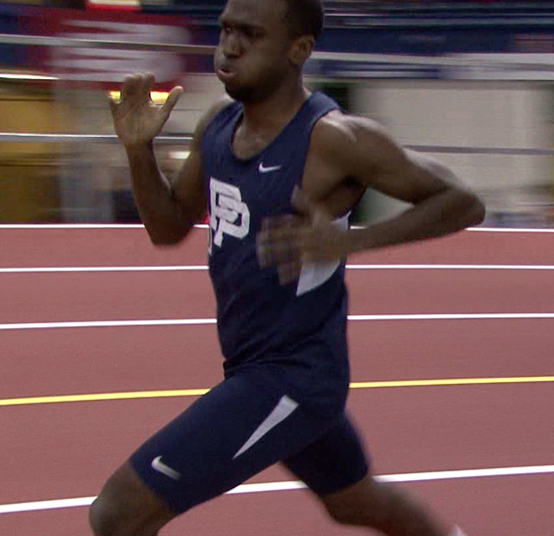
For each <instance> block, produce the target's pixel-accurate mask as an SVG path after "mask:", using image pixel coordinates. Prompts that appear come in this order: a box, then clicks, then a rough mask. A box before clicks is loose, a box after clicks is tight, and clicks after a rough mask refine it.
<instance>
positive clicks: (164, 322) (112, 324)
mask: <svg viewBox="0 0 554 536" xmlns="http://www.w3.org/2000/svg"><path fill="white" fill-rule="evenodd" d="M550 318H554V313H437V314H396V315H349V316H348V320H350V321H351V322H369V321H373V322H377V321H398V320H408V321H418V320H518V319H528V320H536V319H550ZM216 323H217V320H216V319H215V318H177V319H160V320H100V321H83V322H25V323H7V324H0V331H10V330H28V329H69V328H122V327H144V326H203V325H208V324H216Z"/></svg>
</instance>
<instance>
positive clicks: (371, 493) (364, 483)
mask: <svg viewBox="0 0 554 536" xmlns="http://www.w3.org/2000/svg"><path fill="white" fill-rule="evenodd" d="M379 486H380V484H379V483H378V482H376V481H375V480H374V479H373V478H372V477H371V476H369V475H367V476H366V477H365V478H364V479H362V480H361V481H360V482H357V483H356V484H353V485H352V486H350V487H348V488H346V489H344V490H341V491H338V492H336V493H332V494H329V495H326V496H324V497H322V498H321V499H322V501H323V504H324V505H325V508H326V510H327V512H328V514H329V515H330V516H331V518H332V519H333V520H334V521H336V522H337V523H340V524H341V525H364V526H375V525H377V524H379V519H378V518H379V517H380V516H381V515H382V514H383V513H384V512H383V510H382V508H381V505H380V504H379V502H380V500H379V499H380V497H379V496H380V494H381V493H380V490H379V489H378V488H379Z"/></svg>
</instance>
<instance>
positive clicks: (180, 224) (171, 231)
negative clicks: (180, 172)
mask: <svg viewBox="0 0 554 536" xmlns="http://www.w3.org/2000/svg"><path fill="white" fill-rule="evenodd" d="M125 149H126V151H127V157H128V159H129V166H130V169H131V179H132V185H133V194H134V197H135V203H136V205H137V209H138V212H139V214H140V218H141V220H142V222H143V223H144V226H145V227H146V230H147V231H148V234H149V235H150V238H151V240H152V242H154V243H155V244H170V243H175V242H178V241H179V240H180V239H181V238H182V237H183V236H184V235H185V234H186V233H187V231H188V230H189V228H190V226H191V225H192V223H191V222H188V221H186V218H185V214H184V213H183V211H182V210H181V209H180V207H179V204H178V203H177V201H176V199H175V197H174V196H173V194H172V191H171V184H170V182H169V180H168V179H167V178H166V177H165V175H164V174H163V173H162V172H161V170H160V168H159V166H158V163H157V161H156V156H155V154H154V148H153V145H152V143H148V144H144V145H138V146H133V147H126V148H125Z"/></svg>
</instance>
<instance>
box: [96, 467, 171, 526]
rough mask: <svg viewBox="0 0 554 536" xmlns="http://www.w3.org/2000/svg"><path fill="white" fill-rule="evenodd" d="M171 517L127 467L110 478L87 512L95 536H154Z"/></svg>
mask: <svg viewBox="0 0 554 536" xmlns="http://www.w3.org/2000/svg"><path fill="white" fill-rule="evenodd" d="M173 517H175V514H174V513H172V512H171V511H170V510H169V509H168V508H167V507H166V506H165V505H164V504H163V503H162V502H161V501H160V500H159V499H158V498H157V497H155V496H154V494H153V493H152V492H151V491H150V490H149V489H148V488H146V486H145V485H144V484H143V483H142V482H141V481H140V480H139V479H138V477H137V476H136V475H135V473H134V471H133V470H132V468H131V467H130V465H128V464H125V465H123V466H122V467H121V468H120V469H118V470H117V471H116V472H115V473H114V474H113V475H112V476H111V477H110V479H109V480H108V482H106V484H105V485H104V487H103V488H102V491H101V492H100V494H99V496H98V497H97V498H96V499H95V500H94V502H93V503H92V505H91V507H90V510H89V522H90V526H91V529H92V532H93V534H94V535H95V536H155V535H156V534H157V533H158V531H159V530H160V529H161V528H162V527H163V526H164V525H165V524H166V523H167V522H169V521H170V520H171V519H173Z"/></svg>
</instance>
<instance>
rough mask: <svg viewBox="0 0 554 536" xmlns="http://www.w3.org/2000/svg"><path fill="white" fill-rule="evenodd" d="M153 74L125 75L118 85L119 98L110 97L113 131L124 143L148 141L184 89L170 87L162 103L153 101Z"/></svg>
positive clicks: (131, 143) (155, 134)
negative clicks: (119, 87) (117, 99)
mask: <svg viewBox="0 0 554 536" xmlns="http://www.w3.org/2000/svg"><path fill="white" fill-rule="evenodd" d="M154 83H155V78H154V75H153V74H151V73H147V74H144V75H142V74H135V75H133V76H126V77H125V79H124V81H123V86H122V88H121V99H120V100H119V101H117V102H116V101H114V100H113V99H111V98H110V99H109V104H110V109H111V112H112V117H113V122H114V127H115V132H116V134H117V135H118V136H119V138H120V139H121V141H122V142H123V145H125V147H132V146H134V145H141V144H144V143H149V142H151V141H152V140H153V139H154V138H155V137H156V136H157V135H158V134H159V133H160V132H161V130H162V128H163V126H164V125H165V123H166V121H167V119H168V118H169V115H170V113H171V111H172V110H173V108H174V106H175V104H177V101H178V100H179V97H180V96H181V94H182V93H183V88H182V87H181V86H177V87H175V88H173V90H172V91H171V93H170V94H169V96H168V98H167V100H166V101H165V103H164V104H161V105H158V104H154V103H153V102H152V100H151V99H150V91H152V88H153V87H154Z"/></svg>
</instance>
